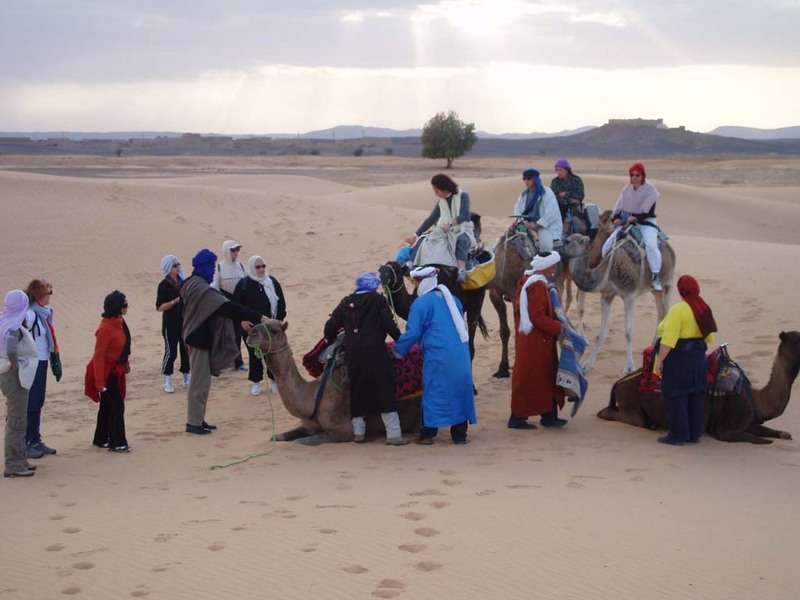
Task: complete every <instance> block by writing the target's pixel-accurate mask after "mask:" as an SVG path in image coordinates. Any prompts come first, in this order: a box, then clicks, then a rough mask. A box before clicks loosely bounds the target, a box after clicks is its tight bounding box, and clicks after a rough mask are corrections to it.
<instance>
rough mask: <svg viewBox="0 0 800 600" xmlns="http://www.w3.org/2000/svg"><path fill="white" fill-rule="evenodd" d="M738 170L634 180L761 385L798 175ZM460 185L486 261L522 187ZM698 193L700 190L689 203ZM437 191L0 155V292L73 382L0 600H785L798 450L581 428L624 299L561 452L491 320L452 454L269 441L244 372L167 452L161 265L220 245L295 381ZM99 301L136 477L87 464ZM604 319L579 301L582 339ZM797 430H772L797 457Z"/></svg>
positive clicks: (232, 170) (614, 183)
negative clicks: (274, 308) (245, 266)
mask: <svg viewBox="0 0 800 600" xmlns="http://www.w3.org/2000/svg"><path fill="white" fill-rule="evenodd" d="M532 162H534V163H535V164H541V165H545V164H552V161H551V160H550V159H543V158H537V159H536V160H535V161H532ZM575 162H576V169H577V172H578V173H580V174H585V179H584V180H585V183H586V187H587V193H588V196H589V197H590V198H591V199H593V200H594V201H596V202H598V203H600V204H601V205H603V206H605V207H610V206H611V205H612V204H613V202H614V201H615V199H616V195H617V193H618V191H619V190H620V188H621V187H622V185H623V184H624V183H625V178H624V177H620V176H619V175H615V174H614V173H622V174H624V172H625V171H624V164H623V161H617V162H613V161H600V160H597V161H588V160H587V161H585V162H586V169H585V170H584V171H582V169H581V161H575ZM732 163H733V164H734V166H731V167H730V169H729V170H730V171H731V172H732V173H734V174H735V177H736V179H735V180H730V181H729V180H726V181H723V178H722V177H721V176H720V175H719V170H720V168H721V167H720V165H725V164H728V163H726V162H725V161H722V160H717V161H708V162H706V163H702V162H698V161H697V160H694V159H693V160H683V161H681V160H672V161H670V160H662V161H658V162H657V163H654V165H648V166H649V176H650V179H651V181H653V182H654V183H655V184H656V185H657V186H658V187H659V188H660V190H661V192H662V198H661V201H660V203H659V221H660V222H661V224H662V225H663V226H664V228H665V229H666V230H667V231H668V233H669V234H670V235H671V237H672V243H673V245H674V247H675V249H676V252H677V256H678V265H677V272H678V273H679V274H682V273H687V272H688V273H692V274H693V275H695V276H696V277H697V278H698V279H699V281H700V282H701V285H702V288H703V295H704V297H705V298H706V300H707V301H708V302H709V304H710V305H711V306H712V307H713V309H714V311H715V315H716V318H717V322H718V323H719V325H720V328H721V331H720V334H719V335H718V341H722V342H729V343H730V348H731V353H732V355H733V357H734V358H735V359H736V360H738V361H739V362H740V363H741V364H742V365H743V366H744V367H745V369H746V370H747V372H748V374H749V375H750V376H751V379H752V380H753V382H754V385H756V386H761V385H763V384H764V383H765V382H766V380H767V378H768V375H769V371H770V366H771V364H772V360H773V356H774V353H775V349H776V347H777V343H778V333H779V332H780V331H781V330H790V329H800V320H798V316H797V308H796V295H797V293H798V292H800V286H798V282H797V265H798V264H799V263H800V245H798V238H797V231H798V228H800V187H798V186H800V179H798V176H797V173H798V172H800V166H799V165H800V161H797V160H794V159H782V162H781V163H780V164H777V165H776V164H773V165H772V166H773V167H774V170H773V172H772V174H773V177H770V176H769V173H765V169H767V168H769V166H770V165H769V164H767V161H766V160H764V159H757V160H756V159H754V160H753V161H752V162H751V163H748V161H747V160H737V161H732ZM457 166H458V167H459V168H458V169H456V171H455V172H454V176H455V177H456V179H457V180H458V181H459V182H460V183H461V184H462V187H463V188H464V189H466V190H467V191H469V192H471V194H472V198H473V208H474V210H476V211H478V212H480V213H482V214H483V215H484V216H485V222H484V229H485V233H484V239H485V240H486V241H487V242H488V243H492V242H493V240H495V239H496V238H497V237H498V235H499V234H500V233H501V232H502V231H503V229H504V227H505V226H506V222H507V218H506V216H507V215H508V214H509V211H510V210H511V207H512V205H513V201H514V199H515V197H516V194H517V193H518V192H519V183H520V182H519V175H518V171H519V170H520V169H519V168H518V166H519V165H518V164H517V163H516V161H499V160H493V161H485V162H481V161H480V160H477V159H471V160H470V161H464V162H462V163H457ZM704 168H705V169H706V170H707V172H708V173H712V172H713V173H714V175H713V176H712V177H710V178H709V181H710V183H708V184H705V183H704V184H700V183H698V181H699V180H701V179H702V177H701V176H702V173H703V169H704ZM722 168H727V167H722ZM439 169H440V165H439V164H438V163H435V162H431V161H423V160H419V161H409V160H405V159H397V160H396V161H393V160H392V159H388V158H387V159H381V160H380V161H373V163H370V162H364V161H359V160H358V159H352V160H349V161H347V160H339V159H337V160H333V159H329V160H328V159H324V158H322V157H320V158H319V159H318V160H314V159H313V158H306V159H302V160H300V159H298V160H288V159H286V160H283V161H279V160H273V161H257V160H247V159H242V162H241V164H237V163H236V161H234V160H231V159H225V160H216V159H193V158H182V159H170V158H165V159H147V160H139V161H137V160H136V159H122V160H121V159H116V160H109V159H99V158H92V157H70V158H45V159H33V158H24V157H3V158H2V161H0V206H2V212H3V219H2V223H0V239H2V240H3V246H2V247H3V259H4V260H3V268H2V269H0V290H2V291H3V293H4V292H5V291H6V290H8V289H11V288H13V287H23V286H24V285H26V284H27V282H28V281H29V280H30V279H31V278H32V277H34V276H44V277H46V278H47V279H48V280H50V281H51V282H52V283H53V285H54V290H55V294H54V296H53V306H54V307H55V310H56V323H57V327H58V333H59V337H60V342H61V346H62V357H63V360H64V371H65V377H64V379H63V380H62V381H61V382H60V383H56V382H55V381H54V380H53V379H52V377H51V378H50V379H49V381H48V390H49V393H48V395H47V401H46V403H45V409H44V414H43V419H42V431H43V434H44V436H45V441H46V442H47V443H48V444H49V445H51V446H53V447H55V448H57V449H58V454H57V455H56V456H53V457H46V458H44V459H41V460H39V461H37V462H36V464H37V465H38V467H39V469H38V471H37V474H36V476H35V477H33V478H31V479H27V480H8V479H6V480H2V481H0V506H2V507H3V511H2V516H0V530H2V532H3V541H2V543H0V598H3V599H4V600H5V599H6V598H8V599H14V600H16V599H23V598H24V599H40V598H41V599H54V598H61V597H62V596H64V595H67V596H71V597H75V598H87V599H95V598H127V597H134V598H137V597H138V598H141V597H147V598H153V599H155V598H169V599H180V598H187V599H188V598H239V599H243V600H245V599H251V598H252V599H255V598H322V599H328V598H414V599H418V598H419V599H423V598H431V599H434V598H465V599H470V598H521V599H522V598H524V599H530V598H547V599H552V598H558V599H562V598H563V599H569V598H576V599H577V598H581V599H586V598H616V599H631V600H634V599H636V600H639V599H641V598H648V599H655V598H702V599H705V600H708V599H730V598H753V597H758V598H770V599H779V598H786V599H789V598H795V597H796V594H797V588H798V582H799V581H800V580H798V576H797V574H796V573H794V568H796V562H797V559H796V556H797V554H798V551H800V541H798V539H800V522H798V519H797V508H796V504H797V497H798V494H800V444H798V442H796V441H783V440H777V441H775V443H773V444H772V445H770V446H752V445H748V444H726V443H723V442H718V441H716V440H713V439H710V438H708V437H705V438H703V440H702V442H701V443H700V444H699V445H698V446H690V447H682V448H674V447H665V446H662V445H660V444H657V443H656V442H655V438H656V436H657V434H656V433H655V432H651V431H646V430H643V429H636V428H633V427H630V426H626V425H622V424H618V423H609V422H605V421H601V420H599V419H597V418H596V417H595V416H594V415H595V413H596V412H597V411H598V410H599V409H600V408H602V407H603V406H605V405H606V403H607V401H608V395H609V389H610V386H611V384H612V383H613V382H614V381H615V380H616V379H617V378H618V377H619V376H620V374H621V372H622V369H623V367H624V347H625V344H624V339H623V336H622V316H621V312H622V311H621V303H619V302H618V303H617V304H615V307H614V312H613V316H612V324H611V325H612V329H611V336H610V340H609V345H608V346H607V349H606V350H605V351H604V352H603V353H602V354H601V355H600V358H599V361H598V364H597V367H596V369H595V371H593V372H592V373H591V375H590V388H589V395H588V398H587V400H586V402H585V404H584V406H583V407H582V409H581V411H580V412H579V413H578V415H577V416H576V418H575V419H574V420H572V421H571V422H570V423H569V424H568V425H567V427H566V428H564V429H563V430H561V431H549V430H542V429H541V428H540V429H538V430H536V431H510V430H508V429H506V428H505V420H506V418H507V416H508V405H509V399H510V391H509V389H510V381H509V380H507V379H506V380H497V379H493V378H492V377H491V374H492V373H493V372H494V369H495V368H496V366H497V362H498V360H499V352H500V350H499V342H498V336H497V318H496V316H495V314H494V312H493V310H492V308H491V306H490V304H489V303H488V302H487V303H486V307H485V310H484V316H485V318H486V319H487V321H488V323H489V327H490V333H491V337H490V339H488V340H483V339H480V338H479V339H478V340H477V355H476V359H475V363H474V376H475V382H476V384H477V386H478V389H479V395H478V396H477V398H476V402H477V408H478V419H479V422H478V424H477V425H476V426H475V427H473V428H471V430H470V440H471V443H470V444H469V445H467V446H465V447H458V446H453V445H452V444H451V443H450V441H449V439H448V436H447V435H444V436H440V438H439V441H438V442H437V444H436V445H434V446H433V447H420V446H416V445H410V446H406V447H402V448H394V447H387V446H385V445H384V444H383V443H381V442H380V441H375V442H372V443H369V444H366V445H364V446H357V445H354V444H328V445H323V446H320V447H306V446H303V445H300V444H295V443H280V444H275V443H272V442H270V435H271V433H272V430H273V424H272V420H271V410H270V402H271V404H272V407H273V408H274V413H275V428H276V429H277V430H279V431H280V430H284V429H288V428H290V427H292V426H294V419H293V418H292V417H290V416H289V415H288V414H287V413H286V411H285V410H284V408H283V406H282V404H281V401H280V399H279V398H278V397H277V396H272V397H270V396H267V395H262V396H260V397H258V398H253V397H251V396H249V395H248V387H249V386H248V382H247V381H246V374H244V373H234V372H228V373H225V374H223V376H222V377H221V378H219V379H217V380H215V381H214V383H213V385H212V394H211V398H210V400H209V410H208V420H209V421H210V422H212V423H215V424H217V425H218V426H219V429H218V431H217V432H215V433H214V434H213V435H210V436H204V437H196V436H190V435H188V434H186V433H184V432H183V426H184V423H185V411H186V397H185V390H184V389H183V388H182V387H180V386H178V391H177V393H175V394H174V395H166V394H164V393H163V391H162V389H161V377H160V374H159V367H160V364H161V358H162V351H163V342H162V338H161V336H160V322H161V321H160V314H159V313H157V312H156V311H155V307H154V302H155V289H156V286H157V284H158V282H159V280H160V278H161V274H160V270H159V260H160V258H161V256H162V255H163V254H167V253H173V254H177V255H178V256H179V257H181V259H182V260H183V263H184V264H185V265H188V264H189V263H190V259H191V256H192V255H193V254H194V253H195V252H196V251H197V250H198V249H200V248H202V247H209V248H211V249H212V250H214V251H215V252H219V249H220V247H221V244H222V242H223V240H225V239H228V238H232V239H236V240H239V241H240V242H241V243H242V244H243V254H244V256H243V258H246V257H247V256H249V255H250V254H261V255H262V256H264V257H265V259H266V261H267V264H268V266H269V267H270V269H271V271H272V273H273V274H274V275H275V276H276V277H277V278H278V279H279V280H280V281H281V282H282V284H283V286H284V289H285V291H286V295H287V303H288V312H289V316H288V321H289V330H288V334H289V340H290V342H291V344H292V347H293V349H294V353H295V358H297V359H299V357H300V356H302V354H304V353H305V352H306V351H308V350H309V349H310V348H311V347H312V346H313V344H314V343H315V342H316V341H317V339H318V338H319V337H320V335H321V329H322V325H323V323H324V322H325V319H326V317H327V314H328V312H329V311H330V310H331V309H332V308H333V306H334V305H335V303H336V302H337V301H338V300H339V298H340V297H342V296H343V295H345V294H346V293H348V292H349V291H350V290H351V287H352V280H353V278H354V276H355V275H356V274H357V273H358V272H360V271H363V270H374V269H375V268H376V267H377V266H378V265H379V264H380V263H381V262H383V261H385V260H388V259H390V258H391V257H392V256H393V255H394V253H395V251H396V249H397V247H398V244H399V241H400V240H401V239H402V238H403V237H404V236H406V235H408V234H409V233H410V232H411V231H413V229H414V228H415V227H416V226H417V224H418V223H419V222H420V221H421V220H422V218H423V217H424V215H425V213H426V211H428V210H430V208H431V206H432V205H433V198H432V195H431V194H430V190H429V186H428V184H427V181H428V179H429V178H430V176H431V175H432V174H433V173H435V172H437V171H438V170H439ZM543 170H544V169H543ZM545 172H546V171H545ZM748 173H749V174H751V175H752V177H750V178H748ZM687 174H688V175H687ZM684 175H685V176H684ZM765 182H768V184H766V185H765ZM780 182H783V183H788V184H789V186H786V187H780V186H776V183H780ZM791 186H794V187H791ZM115 288H118V289H120V290H122V291H124V292H125V293H126V294H127V295H128V299H129V303H130V311H129V314H128V318H127V321H128V323H129V325H130V328H131V331H132V334H133V354H132V372H131V375H130V376H129V390H128V399H127V409H126V410H127V413H126V422H127V428H128V439H129V442H130V444H131V446H132V448H133V451H132V452H131V453H130V454H127V455H112V454H110V453H109V452H107V451H103V450H100V449H97V448H94V447H92V446H91V444H90V442H91V435H92V431H93V427H94V420H95V415H96V406H95V405H94V403H92V402H91V401H90V400H88V399H86V398H85V397H83V395H82V376H83V369H84V365H85V364H86V362H87V361H88V359H89V357H90V355H91V352H92V348H93V333H94V329H95V327H96V325H97V322H98V321H99V315H100V312H101V308H102V299H103V297H104V295H105V294H106V293H108V292H109V291H111V290H113V289H115ZM637 309H638V310H637V315H638V316H637V321H636V329H635V347H636V350H637V351H639V350H641V349H642V348H643V347H644V346H645V345H646V344H647V343H648V342H649V340H650V338H651V336H652V334H653V332H654V328H655V325H656V323H655V307H654V304H653V302H652V300H651V298H649V297H642V298H640V299H639V301H638V303H637ZM598 322H599V315H598V301H597V298H595V297H591V296H590V297H589V300H588V301H587V326H588V332H589V334H590V335H594V334H596V332H597V326H598ZM798 405H800V402H798V401H795V403H794V404H792V403H790V405H789V408H788V410H787V411H786V413H785V414H784V415H783V416H782V417H781V418H779V419H777V420H775V421H773V422H771V423H770V424H771V425H772V426H774V427H777V428H779V429H784V430H788V431H790V432H793V433H795V434H796V435H798V436H800V406H798ZM4 413H5V408H4V403H3V408H2V409H0V415H4ZM266 452H268V453H269V454H267V455H266V456H263V457H260V458H256V459H253V460H251V461H249V462H246V463H244V464H241V465H238V466H234V467H231V468H226V469H217V470H212V469H211V466H212V465H218V464H222V463H226V462H229V461H231V460H234V459H236V458H240V457H244V456H247V455H249V454H252V453H266ZM792 590H794V591H792Z"/></svg>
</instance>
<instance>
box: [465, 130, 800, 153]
mask: <svg viewBox="0 0 800 600" xmlns="http://www.w3.org/2000/svg"><path fill="white" fill-rule="evenodd" d="M768 153H777V154H800V140H744V139H739V138H730V137H723V136H719V135H709V134H706V133H697V132H694V131H687V130H686V129H684V128H682V127H676V128H663V129H659V128H656V127H642V126H636V125H617V124H614V125H609V124H606V125H603V126H601V127H596V128H594V129H591V130H589V131H584V132H582V133H578V134H575V135H569V136H564V137H556V138H546V139H538V140H493V139H479V140H478V142H477V143H476V144H475V147H474V148H473V149H472V154H473V155H478V156H482V155H483V156H500V155H504V156H522V155H530V154H549V155H555V154H561V155H572V156H665V155H675V154H768Z"/></svg>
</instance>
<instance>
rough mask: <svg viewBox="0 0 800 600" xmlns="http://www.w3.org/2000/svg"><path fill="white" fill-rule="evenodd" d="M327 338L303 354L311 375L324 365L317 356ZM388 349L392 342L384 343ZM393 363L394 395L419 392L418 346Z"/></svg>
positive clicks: (420, 387)
mask: <svg viewBox="0 0 800 600" xmlns="http://www.w3.org/2000/svg"><path fill="white" fill-rule="evenodd" d="M329 345H330V344H329V343H328V341H327V340H325V339H324V338H323V339H321V340H320V341H319V342H317V344H316V345H315V346H314V348H313V349H312V350H311V352H309V353H308V354H306V355H305V356H303V366H304V367H305V369H306V371H308V374H309V375H311V376H312V377H319V376H321V375H322V371H323V370H324V369H325V365H323V364H322V363H321V362H319V356H320V354H322V352H324V351H325V349H326V348H327V347H328V346H329ZM386 347H387V348H388V349H392V348H394V342H388V343H387V344H386ZM392 364H393V365H394V396H395V398H398V399H400V398H405V397H407V396H413V395H416V394H419V393H420V392H421V391H422V351H421V350H420V349H419V346H414V347H413V348H411V350H410V351H409V352H408V353H407V354H406V355H405V356H404V357H403V358H402V359H400V360H393V361H392Z"/></svg>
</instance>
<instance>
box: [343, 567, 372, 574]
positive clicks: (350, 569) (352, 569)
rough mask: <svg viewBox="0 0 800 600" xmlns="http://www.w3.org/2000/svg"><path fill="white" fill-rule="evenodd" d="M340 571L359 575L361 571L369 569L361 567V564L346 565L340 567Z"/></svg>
mask: <svg viewBox="0 0 800 600" xmlns="http://www.w3.org/2000/svg"><path fill="white" fill-rule="evenodd" d="M342 571H344V572H345V573H352V574H353V575H361V574H362V573H366V572H367V571H369V569H367V568H366V567H362V566H361V565H347V566H345V567H342Z"/></svg>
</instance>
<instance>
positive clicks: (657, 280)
mask: <svg viewBox="0 0 800 600" xmlns="http://www.w3.org/2000/svg"><path fill="white" fill-rule="evenodd" d="M650 285H651V286H652V287H653V290H654V291H656V292H663V291H664V288H663V287H662V286H661V273H653V278H652V279H651V280H650Z"/></svg>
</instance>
